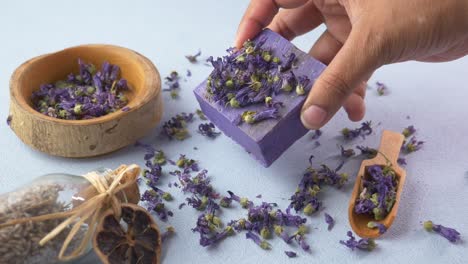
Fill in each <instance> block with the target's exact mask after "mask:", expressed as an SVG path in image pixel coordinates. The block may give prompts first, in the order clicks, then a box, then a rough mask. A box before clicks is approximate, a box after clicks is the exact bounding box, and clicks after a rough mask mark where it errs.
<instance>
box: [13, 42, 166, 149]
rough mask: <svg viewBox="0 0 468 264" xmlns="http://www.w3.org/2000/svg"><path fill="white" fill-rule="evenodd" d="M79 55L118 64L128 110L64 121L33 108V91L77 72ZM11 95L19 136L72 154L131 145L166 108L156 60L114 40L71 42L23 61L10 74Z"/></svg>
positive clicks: (98, 62) (98, 64)
mask: <svg viewBox="0 0 468 264" xmlns="http://www.w3.org/2000/svg"><path fill="white" fill-rule="evenodd" d="M78 58H81V59H82V60H84V61H85V62H91V63H93V64H95V65H96V67H99V68H100V67H101V65H102V63H103V62H104V61H108V62H109V63H111V64H116V65H118V66H120V68H121V76H122V78H125V79H126V80H127V81H128V84H129V86H130V91H128V93H127V94H126V96H127V98H128V99H129V102H128V105H127V106H128V107H130V110H129V111H127V112H124V111H121V110H119V111H116V112H114V113H111V114H108V115H105V116H102V117H98V118H94V119H87V120H62V119H58V118H53V117H49V116H46V115H44V114H41V113H39V112H37V111H36V110H35V109H33V107H32V102H31V95H32V93H33V91H35V90H38V89H39V86H40V85H41V84H46V83H53V82H55V81H58V80H62V79H66V77H67V75H68V74H69V73H71V72H73V73H78V63H77V61H78ZM10 98H11V101H10V116H11V124H10V126H11V128H12V129H13V131H14V132H15V133H16V135H17V136H18V137H19V138H20V139H21V140H22V141H23V142H24V143H26V144H27V145H29V146H31V147H33V148H34V149H37V150H39V151H42V152H45V153H48V154H51V155H55V156H61V157H69V158H85V157H93V156H98V155H103V154H106V153H109V152H112V151H115V150H118V149H120V148H123V147H125V146H128V145H130V144H133V143H135V141H136V140H137V139H139V138H141V137H143V136H145V135H146V134H147V133H148V132H149V131H150V130H151V129H152V128H154V127H155V126H156V125H157V124H158V123H159V121H160V120H161V116H162V113H163V102H162V96H161V78H160V76H159V72H158V70H157V69H156V67H155V66H154V65H153V63H151V61H150V60H148V59H147V58H145V57H144V56H142V55H141V54H139V53H137V52H135V51H132V50H129V49H126V48H122V47H117V46H111V45H82V46H77V47H72V48H68V49H65V50H62V51H59V52H56V53H52V54H46V55H42V56H39V57H36V58H33V59H31V60H29V61H27V62H25V63H23V64H22V65H21V66H20V67H19V68H18V69H16V71H15V72H14V73H13V75H12V77H11V80H10Z"/></svg>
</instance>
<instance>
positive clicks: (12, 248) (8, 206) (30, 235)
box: [0, 169, 139, 264]
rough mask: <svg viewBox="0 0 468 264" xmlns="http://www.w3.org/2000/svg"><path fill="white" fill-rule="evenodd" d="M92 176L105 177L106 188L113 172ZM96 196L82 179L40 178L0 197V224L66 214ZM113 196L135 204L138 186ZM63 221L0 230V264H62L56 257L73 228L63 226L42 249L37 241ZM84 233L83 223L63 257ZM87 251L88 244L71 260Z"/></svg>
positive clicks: (26, 223)
mask: <svg viewBox="0 0 468 264" xmlns="http://www.w3.org/2000/svg"><path fill="white" fill-rule="evenodd" d="M95 172H96V173H97V174H98V175H99V177H105V179H106V180H107V183H109V184H110V181H109V180H112V177H113V176H115V171H112V170H109V169H98V170H96V171H95ZM111 172H114V173H111ZM135 188H136V189H135ZM127 189H130V190H131V191H129V193H131V195H130V197H129V196H127V195H126V193H127ZM97 194H98V192H97V190H96V189H95V188H94V187H93V186H92V185H91V183H90V182H89V181H88V180H87V179H86V178H85V177H83V176H77V175H71V174H62V173H56V174H48V175H44V176H41V177H39V178H37V179H36V180H34V181H32V182H30V183H29V184H26V185H24V186H22V187H20V188H18V189H16V190H14V191H12V192H9V193H5V194H1V195H0V224H4V223H7V222H8V221H14V220H17V219H24V218H31V217H35V216H41V215H48V214H56V213H61V212H67V211H69V210H72V209H74V208H76V207H78V206H79V205H81V204H83V203H84V202H86V201H87V200H89V199H90V198H91V197H93V196H94V195H97ZM117 195H118V197H119V199H120V200H121V201H122V202H129V200H130V202H135V201H136V202H138V200H139V192H138V186H137V185H136V184H135V185H132V186H130V187H129V188H126V189H124V191H121V192H120V193H119V194H117ZM137 197H138V198H137ZM67 217H68V216H66V217H61V218H57V219H52V220H45V221H22V223H19V224H15V225H12V226H7V227H3V228H0V263H2V264H3V263H17V264H22V263H27V264H36V263H37V264H39V263H64V262H62V261H60V260H59V259H58V255H59V252H60V250H61V248H62V246H63V244H64V240H65V238H66V237H67V236H68V234H69V232H70V230H71V229H72V227H73V224H70V225H68V226H66V227H65V228H64V229H63V230H62V232H60V233H59V234H58V235H57V236H55V237H54V238H53V239H51V240H50V241H48V242H46V243H45V244H44V245H43V246H41V245H40V244H39V241H41V240H42V239H43V238H44V237H45V236H46V235H47V234H49V233H50V232H51V231H52V230H53V229H54V228H55V227H57V226H58V225H59V224H60V223H62V222H63V221H64V220H65V219H66V218H67ZM87 231H88V224H87V221H85V223H83V224H82V225H81V226H80V228H79V230H78V232H77V233H76V234H75V235H74V237H73V239H72V241H71V242H70V244H69V246H68V247H67V249H66V251H65V254H64V255H65V256H67V255H69V254H70V253H71V252H72V251H73V250H74V249H76V248H77V247H78V246H79V245H80V243H81V242H82V238H83V237H84V234H85V233H86V232H87ZM90 249H91V243H88V245H87V247H86V249H85V250H83V251H82V252H81V254H79V255H78V256H76V257H75V258H74V259H73V260H78V259H80V258H82V257H83V256H84V255H86V254H87V253H88V252H89V251H90Z"/></svg>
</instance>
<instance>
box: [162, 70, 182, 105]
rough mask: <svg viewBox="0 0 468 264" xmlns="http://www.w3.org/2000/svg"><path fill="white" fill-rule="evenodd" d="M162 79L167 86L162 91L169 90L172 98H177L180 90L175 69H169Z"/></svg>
mask: <svg viewBox="0 0 468 264" xmlns="http://www.w3.org/2000/svg"><path fill="white" fill-rule="evenodd" d="M164 79H165V80H166V85H167V88H165V89H164V90H163V91H166V92H170V94H171V97H172V98H173V99H175V98H177V97H178V96H179V90H180V83H179V81H180V76H179V73H178V72H177V71H171V73H170V74H169V76H167V77H166V78H164Z"/></svg>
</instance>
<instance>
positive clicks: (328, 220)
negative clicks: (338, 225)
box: [325, 213, 335, 231]
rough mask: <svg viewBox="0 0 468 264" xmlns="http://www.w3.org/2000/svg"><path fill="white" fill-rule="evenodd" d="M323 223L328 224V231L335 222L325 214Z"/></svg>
mask: <svg viewBox="0 0 468 264" xmlns="http://www.w3.org/2000/svg"><path fill="white" fill-rule="evenodd" d="M325 222H326V223H327V224H328V231H330V230H332V228H333V226H334V225H335V220H334V219H333V217H331V216H330V215H329V214H327V213H325Z"/></svg>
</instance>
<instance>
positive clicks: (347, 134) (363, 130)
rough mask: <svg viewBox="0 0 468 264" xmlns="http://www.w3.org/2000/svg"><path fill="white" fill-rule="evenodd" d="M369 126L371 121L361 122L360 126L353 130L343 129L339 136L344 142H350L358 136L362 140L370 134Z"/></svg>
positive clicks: (370, 127) (370, 128)
mask: <svg viewBox="0 0 468 264" xmlns="http://www.w3.org/2000/svg"><path fill="white" fill-rule="evenodd" d="M371 125H372V122H371V121H366V122H362V123H361V126H360V127H358V128H355V129H349V128H343V129H342V130H341V134H342V135H343V137H344V139H346V140H352V139H355V138H357V137H359V136H361V137H362V138H365V137H366V136H368V135H370V134H372V126H371Z"/></svg>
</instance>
